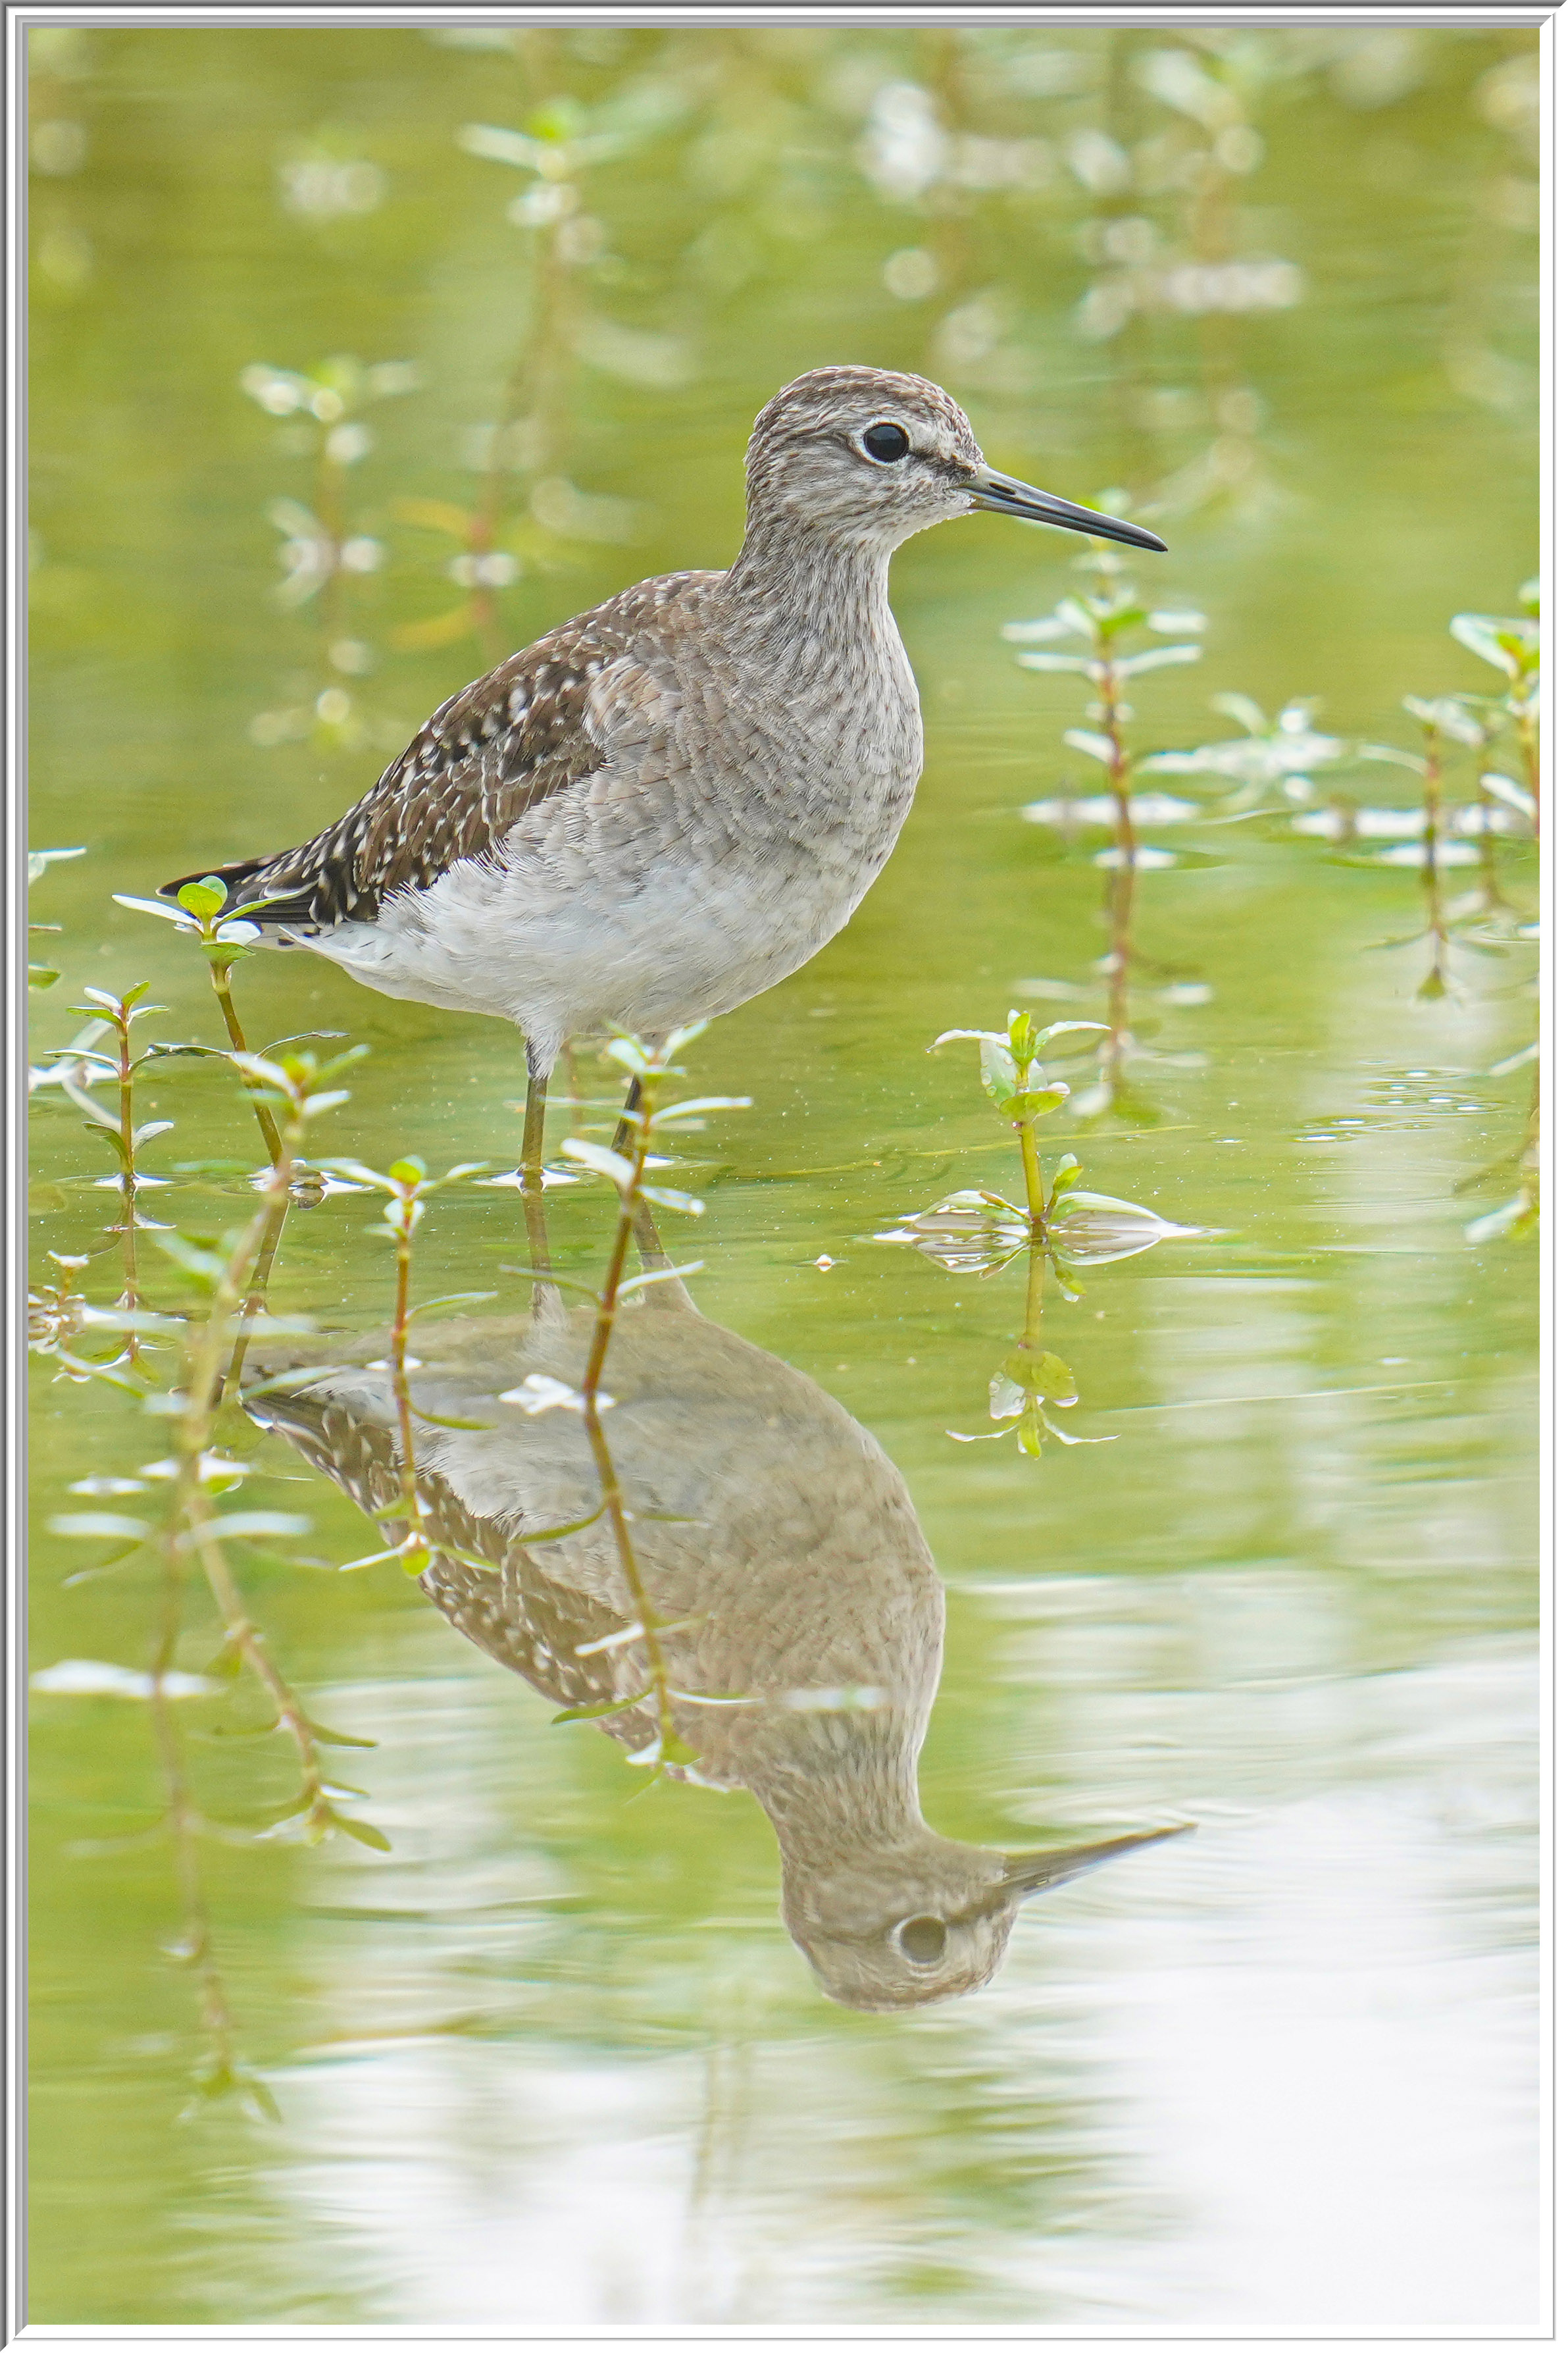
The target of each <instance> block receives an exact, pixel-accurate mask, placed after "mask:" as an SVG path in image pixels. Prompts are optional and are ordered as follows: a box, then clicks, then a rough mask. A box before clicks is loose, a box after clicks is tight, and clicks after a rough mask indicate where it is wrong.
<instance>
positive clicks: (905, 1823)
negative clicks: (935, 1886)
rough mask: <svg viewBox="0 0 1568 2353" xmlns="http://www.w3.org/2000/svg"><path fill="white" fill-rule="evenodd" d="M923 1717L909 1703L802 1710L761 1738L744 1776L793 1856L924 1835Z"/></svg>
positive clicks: (799, 1859) (804, 1860) (809, 1861)
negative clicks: (919, 1766) (782, 1734)
mask: <svg viewBox="0 0 1568 2353" xmlns="http://www.w3.org/2000/svg"><path fill="white" fill-rule="evenodd" d="M922 1729H923V1721H922V1720H921V1718H920V1717H918V1716H917V1715H916V1713H915V1712H913V1711H910V1710H907V1709H904V1708H899V1707H894V1708H885V1709H883V1708H878V1709H869V1710H866V1711H864V1712H862V1711H860V1710H849V1711H846V1712H845V1713H843V1714H826V1713H825V1714H823V1715H796V1716H795V1718H794V1720H793V1722H792V1723H791V1725H790V1726H789V1736H788V1738H787V1739H786V1740H784V1741H783V1742H778V1741H769V1742H766V1743H760V1744H759V1747H760V1748H761V1751H762V1753H761V1754H760V1755H759V1756H758V1757H757V1758H756V1759H755V1760H754V1761H753V1762H752V1769H751V1770H749V1771H748V1772H746V1774H745V1776H744V1778H745V1781H746V1784H747V1786H748V1787H749V1788H750V1789H751V1792H752V1796H753V1797H754V1798H755V1799H756V1800H757V1802H758V1803H759V1805H760V1806H761V1807H762V1808H763V1812H764V1813H765V1814H766V1815H767V1817H768V1820H770V1821H771V1822H772V1824H773V1832H774V1835H775V1836H776V1838H777V1840H778V1842H779V1849H780V1852H781V1853H782V1854H783V1855H784V1858H785V1861H786V1862H788V1863H794V1864H795V1865H796V1866H805V1867H810V1866H812V1865H815V1864H816V1863H817V1862H819V1861H820V1860H821V1859H822V1858H823V1857H825V1856H827V1857H835V1856H837V1857H842V1856H844V1855H846V1854H848V1853H850V1852H856V1851H861V1850H876V1851H880V1850H884V1849H887V1848H890V1847H900V1846H902V1845H905V1844H906V1843H908V1842H909V1841H910V1840H918V1839H920V1838H921V1837H923V1836H925V1835H927V1832H926V1825H925V1821H924V1819H923V1817H922V1816H921V1800H920V1785H919V1782H918V1779H917V1778H916V1770H915V1760H916V1757H918V1755H919V1750H920V1735H921V1730H922Z"/></svg>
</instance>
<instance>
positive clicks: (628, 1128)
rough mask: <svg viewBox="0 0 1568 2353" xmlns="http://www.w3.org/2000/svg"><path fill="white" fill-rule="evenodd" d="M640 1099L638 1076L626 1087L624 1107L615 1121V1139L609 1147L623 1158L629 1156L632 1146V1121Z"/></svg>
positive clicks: (640, 1083) (640, 1086)
mask: <svg viewBox="0 0 1568 2353" xmlns="http://www.w3.org/2000/svg"><path fill="white" fill-rule="evenodd" d="M641 1101H642V1081H641V1080H640V1079H638V1078H634V1079H633V1081H632V1082H631V1085H630V1086H629V1087H628V1088H627V1089H626V1108H625V1109H624V1110H623V1112H622V1113H621V1115H620V1118H619V1119H618V1120H617V1121H616V1140H615V1143H614V1144H613V1145H612V1146H611V1147H610V1148H611V1150H612V1151H614V1152H618V1153H619V1154H620V1155H621V1158H622V1159H623V1160H625V1159H626V1158H628V1157H629V1156H630V1153H631V1148H632V1122H633V1121H634V1120H635V1119H636V1117H637V1105H638V1103H641Z"/></svg>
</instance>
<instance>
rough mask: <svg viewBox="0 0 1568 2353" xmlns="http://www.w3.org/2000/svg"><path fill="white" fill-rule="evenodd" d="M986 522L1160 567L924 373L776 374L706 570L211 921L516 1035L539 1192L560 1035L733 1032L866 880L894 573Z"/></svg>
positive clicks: (440, 724) (463, 707)
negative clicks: (730, 521) (1007, 465)
mask: <svg viewBox="0 0 1568 2353" xmlns="http://www.w3.org/2000/svg"><path fill="white" fill-rule="evenodd" d="M981 510H986V511H989V512H994V513H998V514H1009V515H1014V516H1017V517H1020V518H1021V519H1022V520H1024V521H1025V522H1035V523H1052V524H1056V525H1058V526H1059V527H1060V528H1062V529H1064V530H1068V531H1076V532H1088V533H1092V534H1093V535H1094V536H1096V537H1098V538H1101V539H1115V540H1123V541H1126V542H1127V543H1130V544H1131V545H1132V546H1135V547H1147V548H1160V549H1163V546H1164V542H1163V540H1160V539H1157V538H1156V537H1155V536H1154V534H1153V533H1152V532H1149V531H1144V530H1142V528H1141V527H1140V526H1139V525H1138V524H1136V523H1131V522H1122V521H1121V520H1120V519H1119V518H1117V517H1115V516H1111V515H1103V514H1098V513H1096V512H1093V511H1092V510H1091V509H1089V508H1087V507H1079V506H1073V505H1071V504H1070V503H1069V502H1068V501H1067V500H1066V499H1059V498H1055V497H1053V496H1052V495H1051V494H1050V493H1049V492H1048V491H1037V490H1031V489H1030V488H1029V486H1028V484H1027V483H1026V482H1018V481H1015V480H1013V479H1012V478H1011V477H1010V476H1009V475H1006V474H999V473H996V472H995V471H994V470H993V469H992V468H991V467H989V466H987V465H986V463H985V460H984V458H983V457H982V455H981V452H980V448H979V445H978V443H977V442H976V440H975V438H974V435H973V431H972V430H971V428H970V424H969V419H968V418H967V417H965V415H964V414H963V410H962V409H961V408H960V407H959V406H958V405H957V403H956V402H955V401H953V400H952V399H950V398H949V396H948V395H947V394H946V393H945V392H943V391H942V389H941V388H940V386H939V385H934V384H928V383H927V382H926V380H925V378H924V377H923V376H917V375H893V374H889V373H888V372H886V371H884V370H882V369H879V368H867V367H830V368H816V369H814V370H813V371H812V372H811V373H810V374H809V375H802V376H797V377H796V378H795V382H794V383H793V384H788V385H785V386H784V390H783V391H782V392H780V393H779V394H777V395H776V396H775V397H774V398H773V399H772V400H771V401H769V403H768V405H767V406H766V407H765V408H764V409H763V412H762V414H761V416H760V417H758V418H757V421H756V425H755V427H754V428H753V430H752V438H751V441H750V444H749V446H748V448H747V451H746V531H745V537H744V539H743V541H742V546H741V552H740V554H738V555H737V557H736V559H735V561H734V563H733V564H732V565H731V567H730V569H729V570H728V571H727V572H673V573H668V574H666V575H663V576H662V577H661V578H658V579H655V580H644V581H642V582H640V583H639V584H638V585H637V586H636V587H632V588H625V589H623V590H622V591H621V593H620V594H619V595H618V596H612V597H610V598H609V599H608V601H607V602H606V603H605V604H603V605H599V606H596V607H595V609H594V611H593V612H591V613H584V614H580V615H579V616H578V617H577V618H576V619H575V620H571V621H565V622H563V623H562V625H561V627H560V628H555V629H552V630H550V631H549V632H548V634H547V635H546V636H544V637H542V638H540V639H539V640H538V642H537V643H536V644H534V645H531V646H528V647H526V648H524V649H523V650H522V651H521V653H516V654H513V655H511V656H510V658H509V659H507V660H506V661H503V662H502V663H501V664H500V668H499V669H497V670H491V671H490V672H489V674H488V676H486V677H484V678H481V679H478V680H476V681H474V683H473V684H472V685H470V686H466V687H464V688H463V689H462V691H461V692H460V693H458V694H454V695H453V696H452V697H451V698H450V700H449V701H447V702H444V703H443V704H442V705H441V708H440V709H439V710H438V711H437V712H436V713H435V715H434V716H433V717H432V718H430V719H429V720H427V721H426V723H425V725H424V726H423V727H422V728H421V729H420V731H419V733H418V734H417V735H416V737H415V739H414V741H413V743H412V744H410V745H409V746H408V748H407V750H406V751H405V753H403V754H402V755H401V757H399V758H398V759H396V760H395V761H394V762H393V764H392V765H391V766H390V767H389V768H388V769H387V771H386V773H385V775H384V776H383V777H382V778H381V781H380V782H379V784H377V785H375V786H373V787H372V789H371V790H370V791H369V792H368V793H367V794H366V795H365V796H364V797H363V800H361V801H359V802H357V803H356V804H355V806H354V807H353V808H352V809H350V810H349V811H348V813H347V815H346V816H344V817H342V818H337V819H336V820H335V821H334V822H333V823H332V824H331V825H330V826H328V827H327V828H325V830H324V831H322V832H321V833H319V834H317V835H316V837H315V838H314V839H313V840H310V841H308V842H305V843H304V844H302V845H301V846H300V848H299V849H285V850H281V851H279V852H276V853H275V854H273V855H271V856H269V857H265V858H248V859H244V860H240V861H239V862H238V863H237V864H235V865H231V866H220V867H217V868H216V869H213V870H209V871H212V872H213V873H215V875H216V878H217V879H219V880H221V881H223V882H225V883H226V885H227V888H228V900H227V910H228V911H233V910H235V909H237V908H238V907H239V906H242V905H244V906H247V910H249V909H251V908H252V907H253V906H254V902H258V901H259V902H265V904H264V905H263V906H261V907H260V908H259V909H256V910H255V912H254V913H252V914H251V920H252V921H254V922H256V923H259V924H260V925H261V927H262V930H263V934H264V936H265V937H266V938H267V939H268V940H269V941H272V942H273V943H275V944H288V945H294V944H298V945H302V946H305V947H309V948H311V949H313V950H314V951H315V953H316V954H317V955H324V956H328V957H330V958H331V961H332V962H333V963H334V964H338V965H342V967H343V969H344V971H346V972H350V973H353V976H354V977H355V978H356V979H358V980H363V981H366V982H368V983H369V985H370V986H371V987H373V988H378V989H381V990H382V991H383V992H384V994H385V995H386V996H388V997H413V998H416V999H417V1000H418V1001H419V1002H420V1003H422V1004H426V1005H438V1006H447V1007H451V1008H455V1009H456V1010H458V1011H459V1012H465V1013H499V1014H501V1015H504V1016H505V1017H506V1018H508V1019H509V1020H511V1021H514V1022H515V1023H516V1024H517V1026H518V1028H519V1029H520V1030H521V1033H522V1036H523V1039H524V1042H525V1047H526V1051H527V1057H528V1103H527V1108H526V1116H525V1119H524V1124H523V1151H522V1172H521V1173H522V1174H523V1176H524V1179H525V1182H526V1181H528V1180H530V1179H531V1181H532V1183H533V1185H534V1187H536V1188H537V1186H538V1184H539V1182H540V1181H541V1177H540V1172H541V1169H542V1156H543V1140H544V1103H545V1090H546V1087H547V1085H548V1083H549V1079H550V1074H551V1071H552V1069H553V1067H554V1063H555V1060H556V1057H557V1055H558V1054H559V1053H560V1051H561V1049H562V1046H563V1043H564V1041H565V1039H567V1038H569V1037H574V1036H594V1035H602V1034H604V1033H605V1031H607V1030H614V1029H626V1030H631V1031H634V1032H636V1033H637V1034H639V1035H641V1036H643V1037H658V1036H662V1035H664V1034H666V1033H668V1031H669V1030H670V1029H675V1028H677V1027H678V1026H681V1025H684V1024H685V1023H687V1022H692V1021H701V1020H707V1019H710V1018H713V1017H714V1016H715V1015H717V1014H721V1013H727V1012H729V1011H731V1009H732V1008H734V1007H735V1006H737V1005H742V1004H744V1003H745V1002H746V1000H747V999H748V998H749V997H755V996H757V995H758V994H759V993H760V992H761V991H762V990H763V989H765V988H769V987H772V986H773V983H774V982H775V981H779V980H782V979H784V977H785V976H786V975H787V974H789V973H792V972H794V971H795V970H796V969H797V968H798V967H799V966H800V965H803V964H805V962H806V961H807V959H808V958H809V957H811V956H813V955H816V951H817V949H818V948H820V947H821V946H822V945H823V944H824V943H825V942H826V941H827V940H829V939H831V938H832V937H833V935H834V934H835V933H836V932H838V931H840V930H842V928H843V926H844V925H845V924H846V923H847V922H848V920H849V917H850V916H851V914H852V913H854V911H855V909H856V907H857V906H858V904H859V902H860V901H861V900H862V898H864V896H865V894H866V892H868V890H869V888H870V886H871V884H872V883H873V881H875V880H876V878H877V876H878V875H879V873H880V871H881V870H882V868H883V866H884V865H885V864H886V862H887V860H888V858H889V854H890V853H891V850H892V848H893V845H894V843H895V842H896V840H897V839H898V837H899V829H900V826H901V825H902V824H903V821H904V818H905V817H906V816H907V815H908V813H909V808H910V802H911V800H912V799H913V797H914V791H915V786H916V783H917V782H918V780H919V777H920V772H921V706H920V697H919V694H918V693H917V691H916V689H915V681H914V678H913V675H912V673H911V672H910V665H909V659H908V657H907V656H906V654H905V652H904V648H903V643H902V640H901V639H900V636H899V632H898V628H897V626H896V624H895V622H894V619H893V616H892V611H891V609H890V607H889V603H888V565H889V559H890V557H891V555H892V554H893V551H894V549H895V548H897V547H898V546H899V544H900V542H902V541H903V540H906V539H909V538H910V537H912V536H913V534H914V533H916V532H920V531H924V530H926V529H928V528H929V527H930V526H931V524H932V523H939V522H950V521H952V519H953V518H954V517H956V516H959V515H964V514H972V513H974V512H978V511H981ZM200 879H204V878H203V877H201V876H197V875H185V876H182V877H181V878H180V879H179V881H174V882H170V883H166V884H164V885H163V890H164V892H165V893H166V894H173V893H174V892H177V891H178V890H179V889H180V887H181V884H182V883H183V882H187V881H197V880H200Z"/></svg>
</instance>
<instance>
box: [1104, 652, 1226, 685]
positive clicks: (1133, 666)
mask: <svg viewBox="0 0 1568 2353" xmlns="http://www.w3.org/2000/svg"><path fill="white" fill-rule="evenodd" d="M1203 651H1204V649H1203V648H1202V646H1151V647H1150V648H1149V649H1148V651H1147V652H1146V653H1141V654H1129V655H1128V656H1127V657H1126V658H1125V659H1121V660H1118V661H1117V662H1116V664H1115V665H1114V668H1115V673H1116V676H1117V677H1118V678H1119V679H1122V678H1141V677H1142V674H1143V672H1144V671H1145V670H1168V669H1169V668H1171V667H1172V665H1173V664H1174V663H1177V662H1195V661H1201V660H1202V659H1203Z"/></svg>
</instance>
